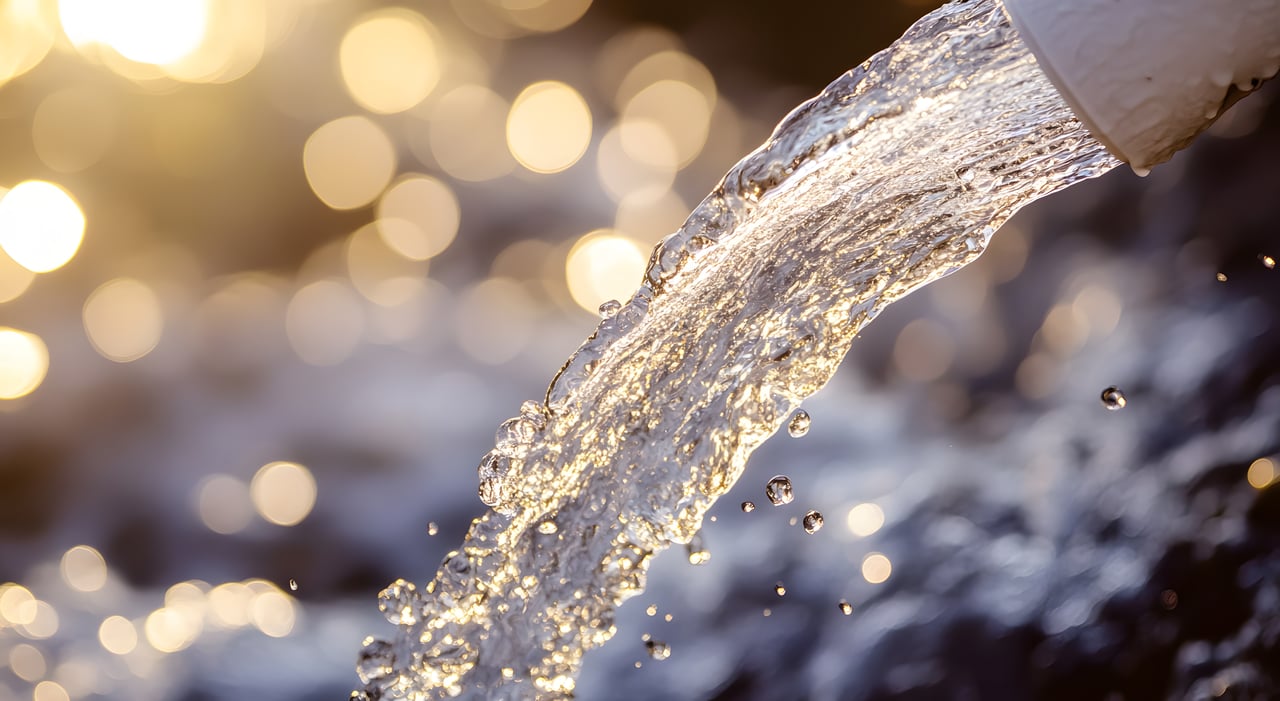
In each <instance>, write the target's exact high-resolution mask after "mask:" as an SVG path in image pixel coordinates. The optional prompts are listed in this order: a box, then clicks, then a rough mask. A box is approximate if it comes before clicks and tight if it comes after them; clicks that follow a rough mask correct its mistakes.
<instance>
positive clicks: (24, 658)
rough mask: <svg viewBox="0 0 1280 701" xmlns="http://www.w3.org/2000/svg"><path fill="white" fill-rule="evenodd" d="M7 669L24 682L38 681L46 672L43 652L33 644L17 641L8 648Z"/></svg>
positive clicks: (46, 667)
mask: <svg viewBox="0 0 1280 701" xmlns="http://www.w3.org/2000/svg"><path fill="white" fill-rule="evenodd" d="M9 671H11V672H13V673H14V675H15V676H17V677H18V678H19V679H21V680H23V681H26V682H33V683H34V682H38V681H40V680H41V679H43V678H44V675H45V673H47V672H48V666H47V664H46V663H45V659H44V654H43V653H41V652H40V649H39V648H37V647H35V646H34V645H28V644H26V643H19V644H18V645H14V646H13V647H12V648H10V649H9Z"/></svg>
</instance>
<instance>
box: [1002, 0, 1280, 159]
mask: <svg viewBox="0 0 1280 701" xmlns="http://www.w3.org/2000/svg"><path fill="white" fill-rule="evenodd" d="M1004 6H1005V11H1006V12H1007V13H1008V14H1009V18H1010V20H1012V22H1013V25H1014V26H1015V27H1016V28H1017V29H1018V33H1019V34H1020V35H1021V36H1022V39H1023V41H1025V42H1026V44H1027V46H1028V47H1029V48H1030V49H1031V51H1032V53H1034V54H1035V56H1036V59H1037V60H1038V61H1039V63H1040V67H1041V68H1043V69H1044V71H1045V73H1046V74H1048V76H1049V79H1050V80H1052V81H1053V83H1054V85H1055V86H1056V87H1057V88H1058V90H1059V91H1060V92H1061V93H1062V95H1063V97H1064V98H1065V99H1066V100H1067V102H1068V104H1070V105H1071V107H1072V109H1074V110H1075V113H1076V116H1077V117H1079V118H1080V120H1081V121H1082V122H1084V123H1085V125H1086V126H1088V127H1089V130H1090V131H1091V132H1092V133H1093V135H1094V136H1095V137H1097V138H1098V140H1100V141H1102V142H1103V143H1104V144H1106V145H1107V148H1109V149H1110V150H1111V152H1112V153H1114V154H1116V155H1117V156H1118V157H1120V158H1122V159H1124V160H1125V161H1128V163H1129V165H1131V166H1133V169H1134V170H1135V171H1137V172H1138V173H1139V174H1145V173H1146V171H1147V170H1148V169H1150V167H1151V166H1153V165H1156V164H1158V163H1163V162H1164V161H1167V160H1169V158H1170V157H1172V156H1173V154H1174V152H1175V151H1177V150H1178V149H1180V148H1182V147H1184V146H1186V145H1187V144H1188V143H1190V142H1191V140H1192V139H1194V138H1195V136H1196V135H1197V134H1199V133H1200V132H1201V131H1204V130H1205V129H1206V128H1207V127H1208V126H1209V125H1210V124H1212V123H1213V121H1214V120H1215V119H1217V117H1218V115H1220V114H1221V113H1222V111H1223V110H1225V109H1226V108H1227V107H1229V106H1231V104H1232V103H1234V102H1235V101H1236V100H1238V99H1239V98H1240V97H1241V96H1242V95H1244V94H1245V93H1248V92H1249V91H1250V90H1253V89H1254V88H1256V87H1257V86H1258V85H1260V84H1261V83H1262V81H1264V80H1266V79H1268V78H1270V77H1272V76H1274V75H1275V74H1276V72H1277V71H1278V70H1280V0H1004Z"/></svg>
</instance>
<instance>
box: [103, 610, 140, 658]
mask: <svg viewBox="0 0 1280 701" xmlns="http://www.w3.org/2000/svg"><path fill="white" fill-rule="evenodd" d="M98 642H99V643H100V644H101V645H102V648H103V649H104V650H106V651H107V652H110V653H111V654H113V655H127V654H129V653H131V652H133V651H134V649H135V648H136V647H138V629H137V628H136V627H135V626H134V625H133V622H132V621H130V620H129V619H127V618H125V617H124V616H108V617H107V618H105V619H103V621H102V625H100V626H98Z"/></svg>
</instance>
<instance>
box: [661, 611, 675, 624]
mask: <svg viewBox="0 0 1280 701" xmlns="http://www.w3.org/2000/svg"><path fill="white" fill-rule="evenodd" d="M672 618H673V616H672V615H671V614H669V613H668V614H667V615H665V616H663V617H662V620H664V621H666V622H667V623H670V622H671V619H672Z"/></svg>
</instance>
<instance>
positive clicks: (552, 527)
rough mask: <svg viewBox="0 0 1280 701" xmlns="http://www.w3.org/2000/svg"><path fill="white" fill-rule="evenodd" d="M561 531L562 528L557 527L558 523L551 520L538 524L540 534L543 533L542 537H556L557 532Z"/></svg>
mask: <svg viewBox="0 0 1280 701" xmlns="http://www.w3.org/2000/svg"><path fill="white" fill-rule="evenodd" d="M559 530H560V527H559V526H557V525H556V522H555V521H552V520H551V519H547V520H546V521H543V522H542V523H539V524H538V532H539V533H541V534H542V535H555V533H556V531H559Z"/></svg>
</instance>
